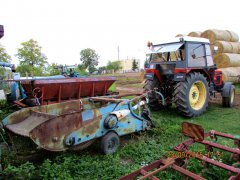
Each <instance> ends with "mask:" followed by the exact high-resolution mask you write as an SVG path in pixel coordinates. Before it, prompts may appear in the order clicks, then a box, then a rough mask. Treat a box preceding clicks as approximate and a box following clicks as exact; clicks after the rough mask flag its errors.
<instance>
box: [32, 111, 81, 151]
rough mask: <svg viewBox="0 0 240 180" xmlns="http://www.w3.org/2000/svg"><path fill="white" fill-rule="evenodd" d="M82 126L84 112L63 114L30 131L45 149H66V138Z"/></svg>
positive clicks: (37, 142) (34, 139)
mask: <svg viewBox="0 0 240 180" xmlns="http://www.w3.org/2000/svg"><path fill="white" fill-rule="evenodd" d="M81 126H82V113H80V112H77V113H73V114H66V115H61V116H59V117H56V118H53V119H51V120H49V121H46V122H44V123H42V124H40V125H39V126H37V127H36V128H35V129H33V130H32V131H31V132H30V137H31V139H32V140H33V141H34V142H35V143H36V144H37V145H39V146H41V147H43V148H44V149H47V150H51V151H61V150H64V149H66V148H65V146H64V142H63V141H64V139H65V137H66V135H68V134H69V133H71V132H73V131H75V130H77V129H79V128H80V127H81Z"/></svg>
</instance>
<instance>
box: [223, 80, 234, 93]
mask: <svg viewBox="0 0 240 180" xmlns="http://www.w3.org/2000/svg"><path fill="white" fill-rule="evenodd" d="M232 85H233V84H232V82H226V83H224V86H223V88H222V97H229V96H230V94H231V90H232Z"/></svg>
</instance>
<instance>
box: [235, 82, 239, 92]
mask: <svg viewBox="0 0 240 180" xmlns="http://www.w3.org/2000/svg"><path fill="white" fill-rule="evenodd" d="M235 87H236V91H237V92H238V93H239V92H240V84H235Z"/></svg>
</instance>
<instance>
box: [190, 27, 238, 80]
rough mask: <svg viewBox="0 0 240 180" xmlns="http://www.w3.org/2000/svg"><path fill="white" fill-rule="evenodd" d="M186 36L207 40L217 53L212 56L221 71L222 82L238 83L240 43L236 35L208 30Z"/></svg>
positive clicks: (230, 32) (231, 32)
mask: <svg viewBox="0 0 240 180" xmlns="http://www.w3.org/2000/svg"><path fill="white" fill-rule="evenodd" d="M188 36H191V37H203V38H207V39H209V41H210V43H211V44H212V45H214V46H217V47H218V52H217V53H216V54H214V62H215V64H216V65H217V68H219V69H221V70H222V72H223V80H224V81H225V82H226V81H231V82H234V83H237V82H240V42H239V36H238V34H237V33H235V32H233V31H228V30H217V29H210V30H206V31H204V32H199V31H196V32H190V33H189V34H188ZM212 47H213V46H212Z"/></svg>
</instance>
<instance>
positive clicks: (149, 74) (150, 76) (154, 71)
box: [144, 69, 162, 82]
mask: <svg viewBox="0 0 240 180" xmlns="http://www.w3.org/2000/svg"><path fill="white" fill-rule="evenodd" d="M155 76H156V78H157V79H158V80H159V81H160V82H161V81H162V79H161V76H160V73H159V71H158V70H157V69H146V70H145V75H144V79H149V80H152V81H153V79H154V77H155Z"/></svg>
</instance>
